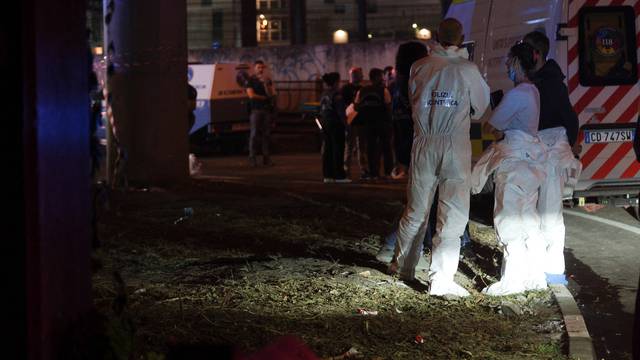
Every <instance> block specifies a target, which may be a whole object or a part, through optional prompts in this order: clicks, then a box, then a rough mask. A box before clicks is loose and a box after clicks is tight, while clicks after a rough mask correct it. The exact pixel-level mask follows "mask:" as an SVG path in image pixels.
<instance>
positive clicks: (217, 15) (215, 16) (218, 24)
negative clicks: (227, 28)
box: [211, 10, 224, 41]
mask: <svg viewBox="0 0 640 360" xmlns="http://www.w3.org/2000/svg"><path fill="white" fill-rule="evenodd" d="M222 15H223V12H222V11H219V10H218V11H213V13H212V14H211V37H212V40H213V41H222V40H223V39H224V31H223V29H224V28H223V26H222V25H223V23H222Z"/></svg>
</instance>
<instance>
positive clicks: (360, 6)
mask: <svg viewBox="0 0 640 360" xmlns="http://www.w3.org/2000/svg"><path fill="white" fill-rule="evenodd" d="M356 5H357V10H358V41H369V38H368V36H367V35H369V30H368V29H367V0H356Z"/></svg>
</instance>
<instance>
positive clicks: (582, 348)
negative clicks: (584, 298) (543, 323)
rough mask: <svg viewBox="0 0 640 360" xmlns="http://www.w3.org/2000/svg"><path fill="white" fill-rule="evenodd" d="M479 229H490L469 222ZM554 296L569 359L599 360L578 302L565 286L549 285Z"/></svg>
mask: <svg viewBox="0 0 640 360" xmlns="http://www.w3.org/2000/svg"><path fill="white" fill-rule="evenodd" d="M469 223H470V224H474V225H475V226H476V227H478V228H483V227H490V226H487V225H484V224H481V223H478V222H476V221H473V220H469ZM549 288H550V289H551V292H552V293H553V296H554V297H555V299H556V302H557V303H558V306H559V307H560V312H561V313H562V319H563V321H564V325H565V331H566V333H567V338H568V340H569V358H570V359H572V360H597V357H596V352H595V349H594V347H593V341H592V339H591V335H589V330H588V329H587V325H586V323H585V321H584V317H583V316H582V313H581V312H580V309H579V308H578V304H577V303H576V300H575V299H574V298H573V295H571V292H570V291H569V289H568V288H567V287H566V286H565V285H560V284H552V285H549Z"/></svg>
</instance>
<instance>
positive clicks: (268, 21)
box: [257, 16, 289, 43]
mask: <svg viewBox="0 0 640 360" xmlns="http://www.w3.org/2000/svg"><path fill="white" fill-rule="evenodd" d="M257 27H258V42H262V43H265V42H281V41H286V40H289V19H287V18H282V17H273V18H272V17H266V16H265V17H264V18H262V19H260V18H259V19H258V24H257Z"/></svg>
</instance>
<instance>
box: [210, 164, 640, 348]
mask: <svg viewBox="0 0 640 360" xmlns="http://www.w3.org/2000/svg"><path fill="white" fill-rule="evenodd" d="M273 159H274V162H275V163H276V166H274V167H262V166H260V167H258V168H250V167H248V162H247V159H246V157H239V156H231V157H211V158H206V159H203V164H204V166H203V174H202V175H203V177H205V178H209V179H214V180H218V181H231V182H242V183H255V184H259V185H261V186H270V187H274V188H279V189H280V190H287V191H291V192H292V193H294V192H295V193H300V194H307V195H312V196H341V197H343V198H344V199H345V200H346V201H349V198H350V196H349V194H350V193H352V192H353V191H357V192H366V193H367V194H370V195H369V196H372V197H375V198H377V201H380V202H386V203H390V202H394V203H400V202H402V201H403V198H404V194H405V186H406V185H405V183H403V182H399V181H393V182H377V183H358V182H357V181H355V182H354V183H353V184H346V185H336V184H330V185H327V184H322V182H321V179H322V175H321V169H320V155H319V154H317V153H310V154H309V153H307V154H299V155H275V156H274V157H273ZM480 201H481V202H484V203H481V204H478V198H476V200H475V204H474V201H473V200H472V209H471V210H472V213H471V217H472V218H473V217H474V216H478V213H482V214H483V215H484V214H490V211H486V208H487V207H489V206H490V202H491V201H492V199H491V198H486V197H485V198H484V199H480ZM478 206H480V207H484V209H482V210H477V208H478ZM474 208H475V209H476V210H475V212H476V214H474ZM380 220H381V221H384V222H385V223H389V225H390V226H391V225H392V223H393V222H394V221H395V219H386V220H383V219H380ZM565 225H566V228H567V232H566V252H565V253H566V261H567V274H568V275H569V277H570V281H569V289H570V290H571V292H572V294H573V295H574V297H575V298H576V300H577V302H578V304H579V306H580V308H581V310H582V312H583V315H584V316H585V319H586V323H587V327H588V329H589V333H590V334H591V335H592V337H593V339H594V345H595V348H596V353H597V354H598V358H599V359H607V360H608V359H631V355H630V354H631V346H632V328H633V314H634V306H635V297H636V292H637V286H638V277H639V276H640V260H639V259H640V246H639V245H640V222H639V221H638V220H636V219H634V218H633V216H632V215H631V212H628V211H626V210H625V209H622V208H604V209H601V210H598V211H596V212H593V213H589V212H587V211H585V210H584V209H582V208H573V209H566V211H565Z"/></svg>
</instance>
